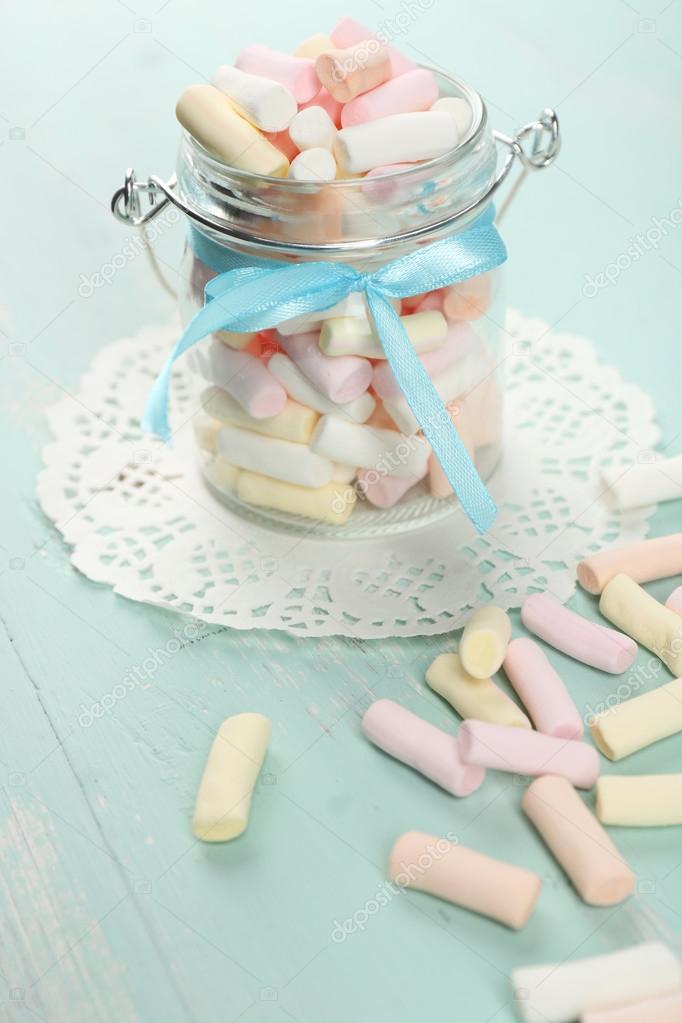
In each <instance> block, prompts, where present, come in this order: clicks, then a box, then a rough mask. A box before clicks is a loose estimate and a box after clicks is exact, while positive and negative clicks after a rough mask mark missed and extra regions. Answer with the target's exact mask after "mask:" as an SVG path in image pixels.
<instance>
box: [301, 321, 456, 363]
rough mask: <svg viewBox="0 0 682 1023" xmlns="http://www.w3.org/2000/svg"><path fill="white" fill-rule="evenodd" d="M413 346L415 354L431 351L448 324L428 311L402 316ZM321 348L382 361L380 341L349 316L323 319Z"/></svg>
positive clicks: (441, 341) (442, 338)
mask: <svg viewBox="0 0 682 1023" xmlns="http://www.w3.org/2000/svg"><path fill="white" fill-rule="evenodd" d="M400 322H401V323H402V325H403V327H404V328H405V331H406V333H407V336H408V337H409V339H410V341H411V342H412V347H413V348H414V350H415V351H416V352H418V353H420V352H431V351H433V349H434V348H440V347H441V345H443V344H444V343H445V339H446V337H447V334H448V323H447V320H446V319H445V317H444V316H443V314H442V313H440V312H438V311H437V310H430V311H429V312H425V313H412V315H411V316H401V317H400ZM320 348H321V349H322V351H323V352H324V353H325V355H334V356H336V355H362V356H364V357H365V358H367V359H385V358H386V355H385V353H384V349H383V347H382V345H381V342H380V340H379V338H378V337H377V336H376V334H375V332H374V330H373V328H372V326H371V325H370V323H369V321H368V320H359V319H354V318H353V317H350V316H340V317H332V318H330V319H326V320H325V321H324V323H323V324H322V329H321V331H320Z"/></svg>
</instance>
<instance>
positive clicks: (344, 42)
mask: <svg viewBox="0 0 682 1023" xmlns="http://www.w3.org/2000/svg"><path fill="white" fill-rule="evenodd" d="M331 39H332V42H333V44H334V46H337V47H339V49H347V48H348V47H349V46H357V44H358V43H364V44H365V46H366V48H367V53H368V54H369V53H374V52H376V51H377V49H378V48H384V49H385V50H386V53H387V54H388V55H389V57H390V59H391V72H392V74H393V76H396V75H402V74H404V73H405V72H406V71H411V70H412V69H413V68H415V67H416V66H417V65H416V64H415V63H414V61H412V60H410V59H409V57H406V56H405V55H404V54H402V53H400V51H399V50H396V49H395V47H394V46H385V47H384V45H383V43H381V42H380V41H379V39H378V37H377V36H375V35H374V33H373V32H371V31H370V30H369V29H368V28H365V26H364V25H361V24H360V22H359V21H355V19H354V18H341V20H340V21H339V22H338V24H337V25H335V26H334V28H333V29H332V31H331Z"/></svg>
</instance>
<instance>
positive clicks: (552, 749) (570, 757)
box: [457, 719, 599, 789]
mask: <svg viewBox="0 0 682 1023" xmlns="http://www.w3.org/2000/svg"><path fill="white" fill-rule="evenodd" d="M457 742H458V745H459V752H460V756H461V758H462V760H463V761H464V762H465V763H466V764H475V765H477V766H478V767H486V768H491V769H493V770H495V771H506V772H508V773H510V774H520V775H529V776H531V777H535V776H538V775H560V776H561V777H562V778H565V779H566V780H567V781H569V782H571V784H572V785H576V786H577V787H578V788H581V789H591V788H592V786H593V785H594V783H595V782H596V780H597V778H598V776H599V754H598V753H597V751H596V749H594V747H593V746H588V745H587V743H585V742H577V741H576V740H574V739H557V738H555V737H554V736H552V735H543V734H542V732H528V731H525V730H524V729H521V728H510V727H509V726H508V725H496V724H492V723H491V722H489V721H476V720H474V719H470V720H467V721H464V722H463V724H462V726H461V728H460V730H459V732H458V734H457Z"/></svg>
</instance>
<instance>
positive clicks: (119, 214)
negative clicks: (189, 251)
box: [111, 167, 176, 227]
mask: <svg viewBox="0 0 682 1023" xmlns="http://www.w3.org/2000/svg"><path fill="white" fill-rule="evenodd" d="M175 185H176V178H175V175H173V177H172V178H170V180H169V181H168V182H167V183H166V188H168V189H171V190H172V189H174V188H175ZM143 194H144V195H146V196H147V200H148V202H149V209H147V210H145V212H144V213H143V212H142V203H141V202H140V196H141V195H143ZM160 197H161V198H160ZM169 202H170V199H169V198H168V196H167V195H166V194H164V189H163V188H161V187H160V186H159V184H157V182H156V180H155V179H154V178H149V179H148V180H147V181H138V180H137V179H136V177H135V171H134V170H133V168H132V167H129V168H128V170H127V171H126V176H125V180H124V182H123V187H122V188H118V189H116V191H115V192H114V194H113V195H112V197H111V212H112V213H113V214H114V216H115V217H116V219H117V220H120V221H121V223H123V224H128V225H129V226H131V227H141V226H142V225H143V224H146V223H148V222H149V221H150V220H151V219H152V218H153V217H155V216H156V215H157V213H160V212H161V210H162V209H163V208H164V206H167V205H168V203H169Z"/></svg>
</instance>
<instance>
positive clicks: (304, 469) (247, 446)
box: [218, 426, 333, 487]
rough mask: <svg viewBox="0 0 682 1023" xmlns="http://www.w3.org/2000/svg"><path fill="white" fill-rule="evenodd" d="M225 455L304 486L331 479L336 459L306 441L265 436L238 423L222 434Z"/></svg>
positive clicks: (220, 443)
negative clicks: (238, 425)
mask: <svg viewBox="0 0 682 1023" xmlns="http://www.w3.org/2000/svg"><path fill="white" fill-rule="evenodd" d="M218 448H219V450H220V454H221V455H222V456H223V458H226V459H227V460H228V462H232V463H233V464H234V465H238V466H239V467H240V468H241V469H250V470H251V471H252V472H257V473H261V474H263V475H265V476H272V477H273V478H274V479H278V480H283V481H284V482H285V483H296V484H298V485H299V486H303V487H323V486H325V484H327V483H329V482H331V478H332V468H333V466H332V463H331V461H330V460H329V459H328V458H323V457H322V456H321V455H318V454H315V452H313V451H311V450H310V448H309V447H308V446H307V445H306V444H294V443H292V442H291V441H288V440H277V439H276V438H274V437H264V436H261V435H260V434H257V433H252V432H251V431H250V430H240V429H239V428H238V427H236V426H224V427H223V428H222V430H221V431H220V434H219V436H218Z"/></svg>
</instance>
